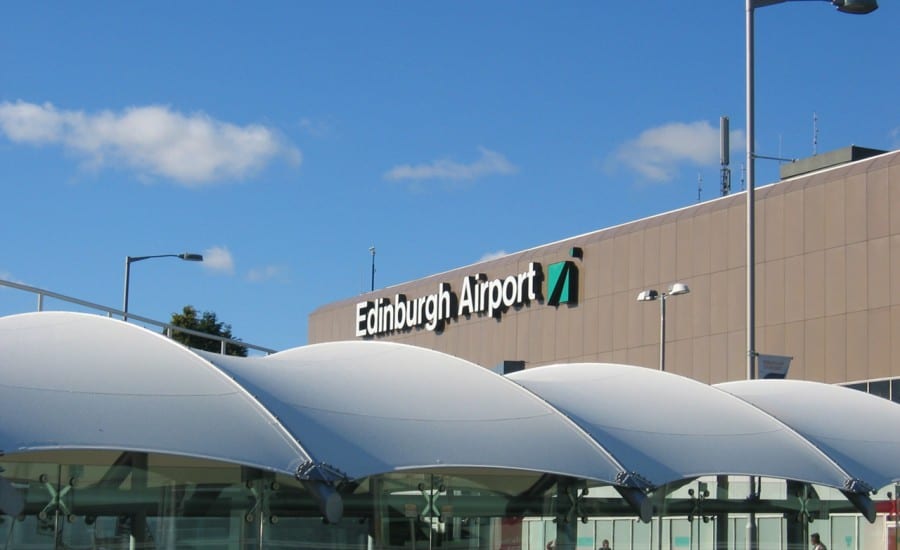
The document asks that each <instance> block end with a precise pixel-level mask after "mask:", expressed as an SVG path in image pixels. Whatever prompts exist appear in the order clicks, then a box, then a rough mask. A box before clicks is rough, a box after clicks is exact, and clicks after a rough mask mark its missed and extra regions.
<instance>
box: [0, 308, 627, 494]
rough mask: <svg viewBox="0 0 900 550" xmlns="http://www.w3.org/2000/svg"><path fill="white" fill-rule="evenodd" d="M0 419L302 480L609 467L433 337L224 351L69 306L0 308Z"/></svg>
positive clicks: (551, 412) (548, 416)
mask: <svg viewBox="0 0 900 550" xmlns="http://www.w3.org/2000/svg"><path fill="white" fill-rule="evenodd" d="M0 419H2V422H0V452H4V453H6V454H13V453H24V452H33V451H42V450H70V449H114V450H123V451H144V452H156V453H167V454H177V455H185V456H192V457H202V458H210V459H216V460H222V461H228V462H234V463H240V464H245V465H249V466H255V467H259V468H263V469H266V470H271V471H277V472H283V473H288V474H293V475H298V470H300V472H299V475H300V476H301V477H303V476H307V477H308V479H311V480H315V481H323V480H324V481H331V480H333V479H334V478H333V477H329V475H330V473H335V475H337V476H338V477H347V478H350V479H358V478H362V477H365V476H370V475H375V474H380V473H387V472H392V471H397V470H409V469H418V468H435V467H471V468H504V469H511V470H528V471H534V472H539V473H545V472H546V473H555V474H562V475H567V476H572V477H578V478H585V479H594V480H598V481H602V482H606V483H615V482H616V481H617V479H619V478H620V477H621V475H622V474H623V473H624V470H623V469H622V468H621V467H620V466H619V465H618V464H616V463H615V462H614V461H613V460H611V459H610V457H609V456H608V455H607V454H606V453H605V452H604V451H603V450H602V449H601V448H600V447H599V445H597V444H596V442H595V441H593V440H592V439H591V438H590V437H589V436H588V435H587V434H585V433H584V432H583V431H582V430H581V429H580V428H578V427H577V426H575V425H574V424H573V423H572V422H571V421H569V420H568V419H567V418H566V417H565V416H563V415H562V414H560V413H559V412H558V411H556V410H555V409H553V408H552V407H550V406H549V405H547V404H546V403H545V402H543V401H541V400H539V399H537V398H535V397H534V396H533V395H532V394H530V393H529V392H527V391H525V390H523V389H522V388H521V387H519V386H518V385H516V384H514V383H512V382H510V381H509V380H506V379H504V378H503V377H501V376H499V375H496V374H494V373H492V372H490V371H488V370H486V369H483V368H481V367H478V366H476V365H474V364H472V363H468V362H466V361H463V360H461V359H457V358H454V357H450V356H448V355H445V354H441V353H438V352H435V351H431V350H427V349H423V348H415V347H411V346H404V345H399V344H388V343H375V342H344V343H335V344H323V345H318V346H309V347H305V348H298V349H294V350H290V351H286V352H282V353H279V354H276V355H272V356H269V357H254V358H239V357H228V356H222V355H215V354H204V353H202V352H197V351H194V350H189V349H188V348H185V347H184V346H182V345H181V344H178V343H176V342H174V341H172V340H169V339H167V338H164V337H163V336H161V335H159V334H156V333H153V332H150V331H148V330H145V329H143V328H140V327H138V326H135V325H132V324H127V323H124V322H122V321H118V320H114V319H109V318H105V317H99V316H94V315H87V314H80V313H68V312H40V313H29V314H23V315H14V316H11V317H5V318H0ZM304 468H311V469H307V470H303V469H304Z"/></svg>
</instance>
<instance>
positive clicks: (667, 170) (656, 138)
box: [611, 121, 743, 182]
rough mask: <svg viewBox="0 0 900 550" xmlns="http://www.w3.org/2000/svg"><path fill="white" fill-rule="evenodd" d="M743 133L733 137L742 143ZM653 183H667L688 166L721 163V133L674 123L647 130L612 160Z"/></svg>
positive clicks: (692, 124) (701, 124)
mask: <svg viewBox="0 0 900 550" xmlns="http://www.w3.org/2000/svg"><path fill="white" fill-rule="evenodd" d="M742 140H743V133H742V132H741V131H734V132H732V133H731V141H732V143H741V142H742ZM611 160H612V163H613V164H616V165H624V166H625V167H627V168H628V169H630V170H633V171H635V172H637V173H638V174H639V175H640V176H641V177H642V178H644V179H647V180H650V181H658V182H664V181H669V180H671V179H672V178H674V177H675V176H676V174H677V173H678V170H679V168H680V167H681V166H682V165H684V164H689V165H694V166H709V165H714V164H718V163H719V129H718V127H714V126H713V125H711V124H710V123H709V122H707V121H698V122H689V123H684V122H673V123H671V124H665V125H663V126H659V127H656V128H650V129H649V130H644V131H643V132H641V134H640V135H639V136H638V137H637V138H635V139H633V140H630V141H628V142H626V143H625V144H623V145H622V146H621V147H619V149H618V150H617V151H616V153H615V154H614V155H613V158H612V159H611Z"/></svg>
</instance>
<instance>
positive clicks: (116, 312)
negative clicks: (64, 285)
mask: <svg viewBox="0 0 900 550" xmlns="http://www.w3.org/2000/svg"><path fill="white" fill-rule="evenodd" d="M0 286H5V287H9V288H14V289H16V290H22V291H25V292H30V293H32V294H36V295H37V298H38V302H37V311H43V310H44V297H48V298H53V299H56V300H61V301H63V302H69V303H71V304H77V305H79V306H82V307H85V308H88V309H94V310H98V311H102V312H104V313H106V316H107V317H110V318H112V317H122V318H123V319H124V318H125V317H126V315H127V320H125V321H124V322H129V321H139V322H141V323H146V324H148V325H155V326H157V327H160V328H162V329H163V330H165V335H166V336H167V337H169V338H172V335H173V334H174V333H176V332H182V333H184V334H190V335H192V336H198V337H200V338H205V339H207V340H214V341H216V342H219V343H220V344H221V345H220V346H219V353H221V354H223V355H224V354H225V349H226V346H227V345H228V344H232V345H235V346H242V347H245V348H247V349H252V350H255V351H259V352H262V353H265V354H270V353H276V352H277V351H278V350H274V349H271V348H266V347H263V346H257V345H255V344H248V343H247V342H242V341H240V340H235V339H233V338H225V337H224V336H216V335H214V334H209V333H206V332H200V331H199V330H193V329H189V328H184V327H179V326H177V325H173V324H171V323H164V322H162V321H157V320H155V319H150V318H149V317H142V316H140V315H135V314H134V313H132V312H130V311H129V312H128V313H127V314H126V313H125V312H124V311H122V310H120V309H116V308H111V307H107V306H104V305H100V304H95V303H93V302H88V301H86V300H80V299H78V298H74V297H72V296H66V295H65V294H60V293H58V292H53V291H50V290H45V289H43V288H37V287H34V286H28V285H23V284H22V283H14V282H12V281H6V280H3V279H0Z"/></svg>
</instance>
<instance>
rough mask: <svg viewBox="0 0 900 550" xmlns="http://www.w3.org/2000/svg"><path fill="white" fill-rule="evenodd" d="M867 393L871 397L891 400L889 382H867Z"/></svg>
mask: <svg viewBox="0 0 900 550" xmlns="http://www.w3.org/2000/svg"><path fill="white" fill-rule="evenodd" d="M869 393H871V394H872V395H877V396H878V397H883V398H885V399H890V398H891V381H890V380H878V381H876V382H869Z"/></svg>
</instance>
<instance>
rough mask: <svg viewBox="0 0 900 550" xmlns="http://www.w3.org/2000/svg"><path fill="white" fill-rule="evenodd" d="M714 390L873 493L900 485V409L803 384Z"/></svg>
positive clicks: (761, 383) (760, 383)
mask: <svg viewBox="0 0 900 550" xmlns="http://www.w3.org/2000/svg"><path fill="white" fill-rule="evenodd" d="M715 387H716V388H719V389H721V390H724V391H726V392H729V393H731V394H734V395H735V396H737V397H740V398H741V399H743V400H745V401H747V402H748V403H752V404H753V405H754V406H756V407H759V408H760V409H761V410H763V411H765V412H766V413H768V414H770V415H772V416H774V417H775V418H777V419H778V420H780V421H782V422H784V423H785V424H787V425H788V426H790V427H791V428H793V429H794V430H796V431H797V432H799V433H800V434H801V435H802V436H803V437H805V438H806V439H808V440H810V441H812V442H813V443H814V444H815V445H816V446H817V447H819V448H820V449H822V450H823V451H824V452H825V453H827V454H828V456H830V457H831V458H832V459H834V461H835V462H837V463H838V464H840V465H841V466H842V467H843V468H844V469H846V470H847V471H848V472H850V473H852V474H853V475H854V476H856V477H858V478H860V479H863V480H865V481H866V482H867V483H868V484H869V485H871V486H872V487H873V488H875V489H880V488H882V487H884V486H886V485H888V484H890V483H894V482H897V481H900V405H897V404H896V403H894V402H892V401H888V400H887V399H883V398H881V397H877V396H874V395H869V394H867V393H863V392H861V391H857V390H854V389H850V388H844V387H841V386H833V385H830V384H823V383H821V382H810V381H802V380H746V381H740V382H728V383H725V384H717V385H716V386H715Z"/></svg>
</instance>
